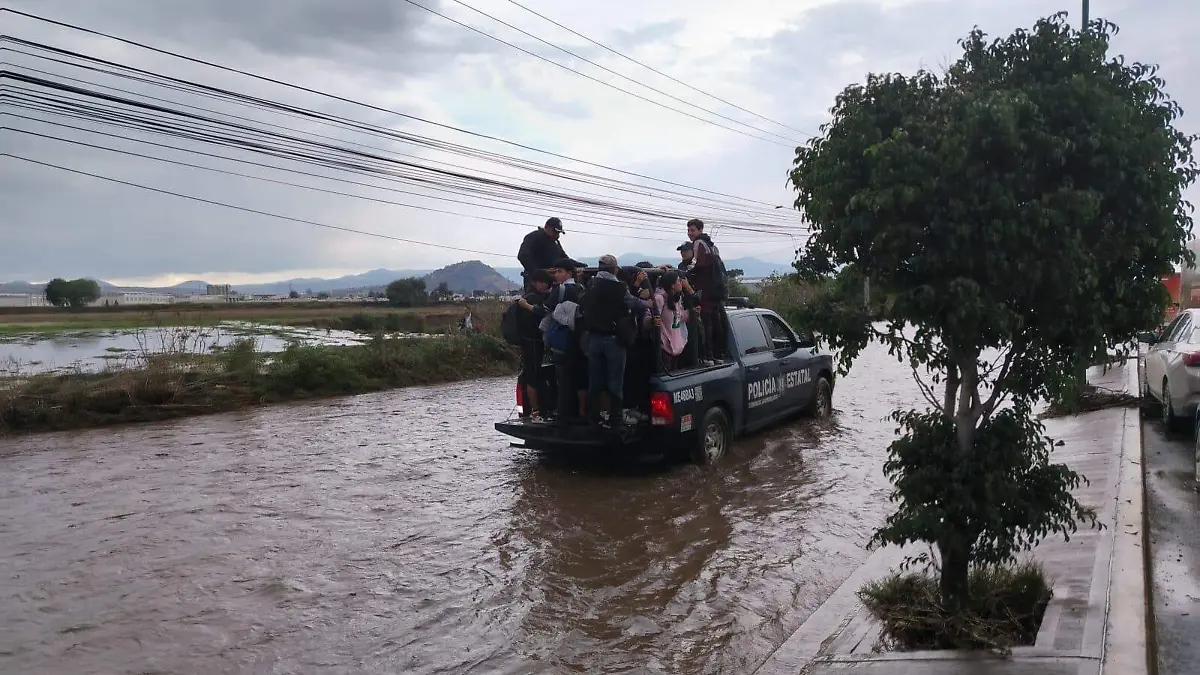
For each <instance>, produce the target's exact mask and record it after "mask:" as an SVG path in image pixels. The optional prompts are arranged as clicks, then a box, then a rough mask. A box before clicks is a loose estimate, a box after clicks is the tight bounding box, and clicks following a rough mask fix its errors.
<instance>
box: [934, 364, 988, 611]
mask: <svg viewBox="0 0 1200 675" xmlns="http://www.w3.org/2000/svg"><path fill="white" fill-rule="evenodd" d="M978 358H979V355H978V354H976V353H970V354H959V355H958V358H956V359H955V361H957V363H956V367H955V368H954V373H955V374H956V375H957V378H955V379H956V380H957V382H955V384H956V385H957V387H958V404H957V406H955V410H954V431H955V435H956V437H957V442H958V443H957V444H958V461H959V462H960V463H968V462H973V461H975V422H976V421H977V418H978V415H977V412H978V411H977V410H976V408H977V406H979V366H978ZM947 384H949V383H947ZM946 398H947V400H948V401H949V400H951V397H950V392H949V391H947V396H946ZM951 508H953V505H951ZM946 525H947V532H946V534H945V535H944V536H943V537H942V539H941V541H939V542H938V552H939V553H940V554H941V558H942V575H941V582H940V590H941V595H942V603H943V605H944V606H945V607H946V608H948V609H949V610H951V611H955V612H957V611H958V610H960V609H962V608H963V607H964V606H965V605H966V601H967V596H968V594H969V593H970V584H969V581H968V575H969V573H970V570H971V557H970V551H971V545H972V544H973V543H974V542H973V541H972V540H971V537H970V534H969V527H968V525H969V524H968V523H955V522H947V523H946Z"/></svg>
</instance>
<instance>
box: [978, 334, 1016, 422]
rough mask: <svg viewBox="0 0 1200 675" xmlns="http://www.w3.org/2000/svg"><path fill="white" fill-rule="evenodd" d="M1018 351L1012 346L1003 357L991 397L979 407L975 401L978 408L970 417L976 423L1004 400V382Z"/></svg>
mask: <svg viewBox="0 0 1200 675" xmlns="http://www.w3.org/2000/svg"><path fill="white" fill-rule="evenodd" d="M1018 351H1020V350H1019V349H1018V348H1017V346H1016V345H1013V346H1012V347H1011V348H1010V349H1009V350H1008V353H1007V354H1005V355H1004V365H1002V366H1000V374H999V375H997V376H996V379H995V381H994V384H993V385H992V394H991V396H988V399H987V401H986V402H984V403H983V404H982V405H980V404H979V403H978V399H976V405H977V406H978V407H977V408H976V409H975V410H972V411H971V415H972V417H974V418H975V420H976V421H978V420H979V419H980V418H983V417H987V416H989V415H991V414H992V412H993V411H994V410H995V409H996V406H997V405H999V404H1000V402H1001V401H1003V400H1004V391H1005V388H1004V380H1005V378H1006V377H1008V371H1009V370H1010V369H1011V368H1012V364H1013V362H1014V361H1015V360H1016V355H1017V352H1018Z"/></svg>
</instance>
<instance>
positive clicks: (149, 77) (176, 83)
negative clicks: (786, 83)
mask: <svg viewBox="0 0 1200 675" xmlns="http://www.w3.org/2000/svg"><path fill="white" fill-rule="evenodd" d="M6 39H7V40H9V41H14V42H18V43H21V44H24V45H29V46H32V47H33V48H35V49H42V50H46V51H51V52H54V53H60V54H65V55H69V56H71V57H73V58H78V59H82V60H86V61H89V62H95V63H100V64H102V65H104V66H108V67H110V68H117V69H120V70H119V71H114V70H106V69H105V68H103V67H97V66H87V65H80V64H79V63H75V62H71V61H65V60H61V59H54V58H51V57H47V56H44V55H38V54H29V53H27V52H22V51H20V50H12V49H11V48H9V47H2V48H0V50H6V51H14V53H17V54H21V55H25V56H31V57H33V58H38V59H44V60H49V61H52V62H55V63H60V64H63V65H67V66H71V67H76V68H81V69H84V70H90V71H94V72H99V73H103V74H106V75H111V76H114V77H120V78H126V79H131V80H133V81H136V82H141V83H143V84H148V85H151V86H160V87H165V88H168V89H177V90H179V91H183V92H187V93H191V94H195V95H200V96H209V97H213V98H217V99H221V100H229V101H230V102H233V103H236V104H240V105H248V106H252V107H254V106H257V107H261V108H263V109H266V110H270V111H272V112H274V113H282V114H286V115H288V116H293V117H297V118H300V119H305V120H308V121H317V122H320V123H327V124H333V125H335V126H344V127H346V128H348V129H350V130H354V131H360V132H363V133H369V134H373V135H378V136H383V137H386V138H388V139H389V140H400V141H402V142H406V143H412V144H415V145H418V146H423V147H428V148H431V149H440V150H446V151H448V152H451V153H456V154H462V155H464V156H468V157H473V158H477V159H484V160H489V161H496V162H498V163H501V164H505V165H509V166H512V167H514V168H521V169H523V170H529V171H532V172H534V173H545V174H547V175H554V176H556V177H560V178H564V179H567V180H572V181H580V182H584V183H589V184H596V185H604V186H606V187H609V188H611V189H616V190H620V191H631V190H629V189H628V188H626V187H624V186H634V187H637V188H640V189H639V190H632V191H633V192H635V193H638V194H646V193H645V192H643V191H642V190H644V189H647V188H646V187H645V186H642V185H640V184H636V183H628V182H625V181H618V180H614V179H610V178H605V177H600V176H595V175H591V174H586V173H582V172H578V171H573V170H570V169H564V168H561V167H556V166H552V165H547V164H542V163H538V162H532V161H529V160H521V159H517V158H511V157H506V156H504V155H499V154H496V153H490V152H487V151H482V150H478V149H474V148H470V147H468V146H461V145H457V144H453V143H447V142H443V141H436V140H434V139H430V138H426V137H423V136H418V135H413V134H407V133H403V132H398V131H395V130H392V129H387V128H385V127H378V126H374V125H369V124H366V123H360V122H355V121H354V120H348V119H346V118H341V117H338V116H334V115H328V114H326V113H320V112H317V111H312V110H306V109H303V108H297V107H295V106H286V105H283V104H280V103H276V102H272V101H267V100H265V99H260V98H257V97H252V96H248V95H245V94H237V93H235V92H229V91H225V90H219V89H214V88H212V87H206V86H204V85H199V84H196V83H191V82H188V81H186V80H179V79H177V78H167V77H166V76H162V75H158V74H155V73H150V72H149V71H144V70H140V69H137V68H133V67H131V66H124V65H121V64H115V63H113V62H108V61H104V60H102V59H96V58H94V57H89V56H85V55H82V54H76V53H74V52H69V51H67V50H61V49H58V48H55V47H49V46H47V45H39V44H37V43H30V42H28V41H24V40H20V39H19V38H4V37H3V36H0V41H4V40H6ZM21 67H25V66H23V65H22V66H21ZM27 69H28V68H27ZM29 70H33V71H34V72H40V73H45V72H46V71H40V70H36V69H29ZM121 71H131V72H121ZM131 73H136V74H131ZM3 76H4V74H3V73H0V77H3ZM68 79H73V80H74V81H77V82H85V83H87V84H91V83H90V82H86V81H83V80H75V79H74V78H68ZM163 80H166V82H164V81H163ZM189 87H190V88H189ZM116 91H123V92H126V93H130V92H128V91H127V90H122V89H116ZM149 98H153V97H149ZM159 100H162V99H159ZM175 105H180V104H178V103H175ZM185 107H191V106H185ZM201 110H203V109H201ZM218 114H222V115H225V113H218ZM649 189H655V190H658V191H660V192H665V193H669V194H672V195H679V196H681V197H684V198H685V199H684V202H683V203H688V204H692V205H697V206H701V207H705V208H717V209H718V210H729V206H732V202H726V204H728V206H724V207H714V206H713V204H716V203H721V202H723V200H717V199H714V198H712V197H700V196H696V195H689V194H687V193H682V192H677V191H674V190H670V189H666V188H649ZM695 189H696V190H697V191H702V192H703V190H702V189H699V188H695ZM708 192H709V193H710V194H714V193H712V192H711V191H708ZM715 194H719V193H715ZM669 199H671V200H672V201H680V200H678V199H675V198H673V197H672V198H669ZM695 199H703V200H706V202H707V203H701V202H696V201H693V200H695ZM736 208H737V209H738V210H739V211H741V212H744V208H745V207H736ZM775 208H776V209H778V208H779V207H775ZM768 213H769V214H770V215H766V214H764V216H763V217H765V218H767V219H769V220H773V219H775V218H777V217H778V214H775V213H774V212H773V211H770V212H768ZM689 217H690V216H689Z"/></svg>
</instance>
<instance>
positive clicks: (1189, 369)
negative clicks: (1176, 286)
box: [1138, 309, 1200, 429]
mask: <svg viewBox="0 0 1200 675" xmlns="http://www.w3.org/2000/svg"><path fill="white" fill-rule="evenodd" d="M1138 339H1139V341H1141V342H1145V343H1147V344H1148V345H1149V348H1148V349H1147V350H1146V365H1145V367H1144V368H1143V369H1142V372H1143V373H1144V375H1143V380H1142V396H1143V397H1144V398H1146V399H1147V400H1151V401H1156V402H1158V403H1159V404H1161V406H1162V420H1163V424H1165V425H1166V426H1167V427H1168V428H1169V429H1181V428H1183V429H1187V428H1190V427H1191V424H1190V423H1191V422H1192V421H1193V420H1194V418H1195V417H1196V414H1197V413H1196V411H1197V408H1200V309H1185V310H1183V311H1181V312H1180V313H1179V315H1178V316H1176V317H1175V320H1174V321H1172V322H1171V323H1170V325H1168V326H1167V327H1166V328H1164V329H1163V331H1162V333H1161V334H1155V333H1143V334H1141V335H1139V336H1138Z"/></svg>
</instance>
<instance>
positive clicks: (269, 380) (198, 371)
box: [0, 334, 519, 433]
mask: <svg viewBox="0 0 1200 675" xmlns="http://www.w3.org/2000/svg"><path fill="white" fill-rule="evenodd" d="M518 360H519V357H518V355H517V354H516V353H515V352H514V351H513V350H512V349H510V348H509V347H508V346H507V345H506V344H504V343H503V342H502V341H501V340H499V339H497V338H496V337H494V336H491V335H487V334H476V335H447V336H440V337H434V338H415V339H387V338H384V337H382V336H380V337H377V338H375V339H374V340H372V341H370V342H369V343H368V344H366V345H361V346H355V347H329V346H305V345H301V344H292V345H291V346H289V347H288V348H287V349H286V350H284V351H283V352H280V353H275V354H267V353H263V352H260V351H258V350H257V349H256V346H255V343H254V341H253V340H252V339H248V338H247V339H242V340H238V341H236V342H234V343H232V344H230V345H228V346H226V347H224V348H222V349H221V350H220V351H218V352H216V353H215V354H211V355H198V354H195V353H190V352H183V351H180V352H166V353H161V354H154V355H149V356H147V357H144V359H143V362H142V365H140V366H139V367H135V368H113V369H109V370H105V371H101V372H98V373H84V372H75V373H67V374H45V375H34V376H30V377H22V378H14V379H10V380H9V381H8V382H7V383H4V384H0V432H5V433H20V432H36V431H52V430H62V429H79V428H85V427H96V426H104V425H109V424H117V423H123V422H146V421H153V420H162V419H169V418H174V417H184V416H190V415H201V414H207V413H214V412H221V411H227V410H234V409H238V408H244V407H248V406H252V405H256V404H260V403H266V402H273V401H287V400H297V399H305V398H316V397H323V396H337V395H345V394H359V393H366V392H371V391H380V390H383V389H390V388H396V387H405V386H411V385H423V384H435V383H440V382H451V381H457V380H463V379H469V378H475V377H488V376H499V375H508V374H512V373H514V372H516V369H517V365H518Z"/></svg>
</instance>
